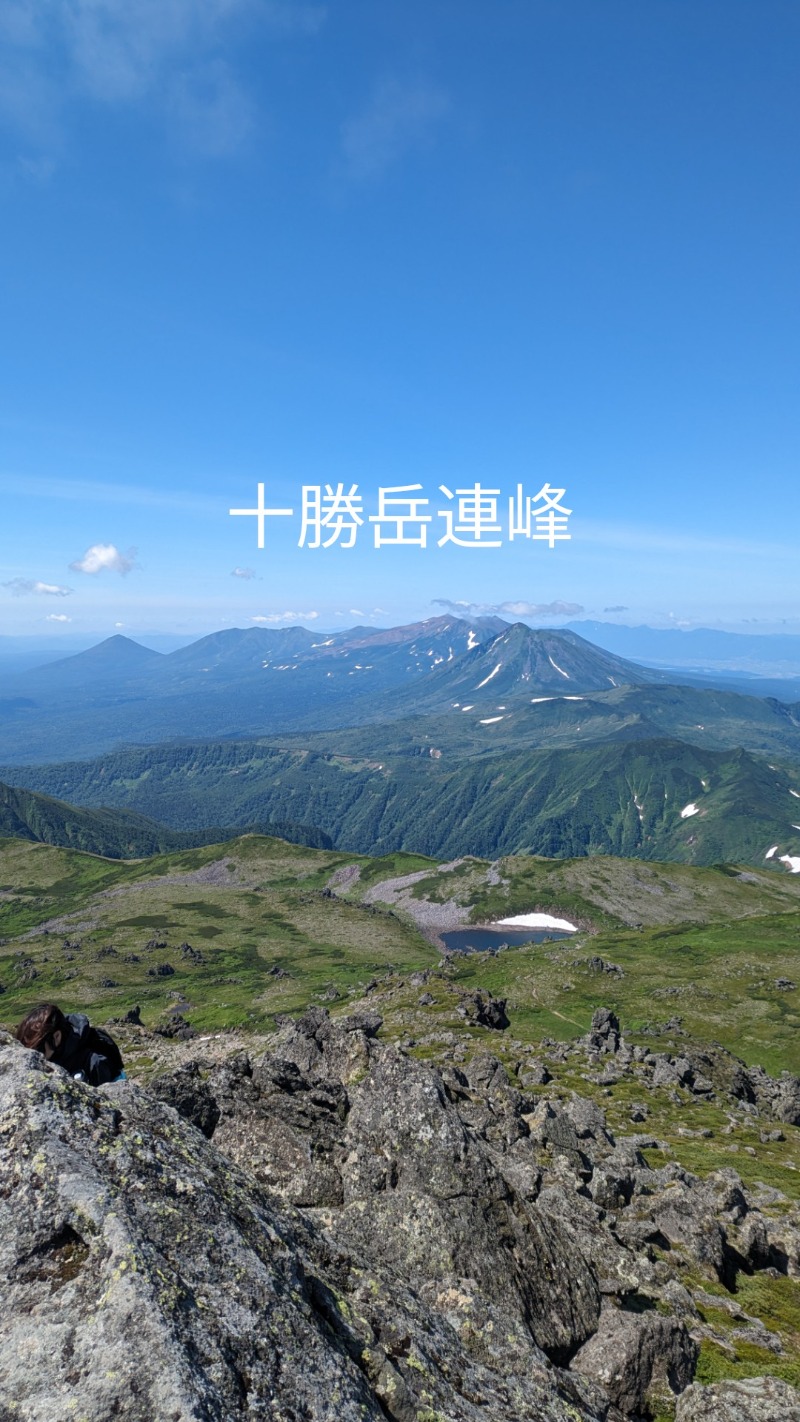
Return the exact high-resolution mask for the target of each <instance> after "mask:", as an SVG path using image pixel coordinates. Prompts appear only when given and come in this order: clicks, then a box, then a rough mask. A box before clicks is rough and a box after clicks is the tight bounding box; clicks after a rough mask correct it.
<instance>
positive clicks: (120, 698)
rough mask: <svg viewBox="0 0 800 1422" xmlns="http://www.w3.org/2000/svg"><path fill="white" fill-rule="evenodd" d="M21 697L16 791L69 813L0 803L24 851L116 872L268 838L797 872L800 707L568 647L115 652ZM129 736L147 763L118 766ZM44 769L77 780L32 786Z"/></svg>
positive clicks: (432, 640) (451, 632) (316, 645)
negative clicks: (73, 852)
mask: <svg viewBox="0 0 800 1422" xmlns="http://www.w3.org/2000/svg"><path fill="white" fill-rule="evenodd" d="M10 690H11V691H12V692H13V696H12V697H10V698H8V701H7V706H10V707H11V709H10V710H8V712H7V714H6V716H5V718H2V717H0V746H3V745H5V746H6V748H7V754H8V764H6V765H5V766H0V778H1V779H2V780H4V781H6V782H7V783H10V784H12V785H16V786H24V787H25V790H27V791H32V792H37V795H38V796H54V797H57V801H58V803H57V802H54V801H53V800H46V801H44V802H42V803H41V804H40V803H39V802H38V801H37V800H36V798H35V797H31V796H29V797H28V798H27V799H14V796H21V795H23V792H22V791H21V790H17V791H8V790H7V791H5V796H6V801H5V810H4V813H5V815H6V820H5V825H6V828H5V832H6V833H9V834H14V833H19V834H25V835H27V837H32V838H48V839H49V840H50V842H52V843H54V844H72V845H74V846H75V847H79V848H87V849H94V850H95V851H96V852H102V853H107V854H111V855H118V856H119V855H141V854H148V853H154V852H157V851H159V850H164V849H167V848H177V847H180V846H182V845H184V846H189V845H195V844H199V843H208V842H211V841H214V840H218V839H221V838H223V837H226V836H230V835H232V834H236V833H242V832H244V831H247V830H251V829H258V830H261V831H264V832H266V833H271V834H276V835H281V836H282V837H284V838H287V839H291V840H295V841H298V842H301V843H305V844H310V845H314V846H322V845H330V844H333V845H335V846H336V847H337V848H340V849H342V850H346V851H357V852H362V853H368V854H383V853H390V852H394V851H397V850H408V851H411V852H419V853H423V854H429V855H432V856H435V857H441V858H447V857H454V856H459V855H463V854H478V855H485V856H488V857H490V858H491V857H496V856H498V855H502V854H510V853H520V852H522V853H532V854H541V855H546V856H559V857H563V856H575V855H577V856H584V855H598V854H613V855H621V856H630V857H635V858H642V859H650V860H658V859H662V860H672V861H679V862H684V863H689V864H699V865H703V864H713V863H718V862H734V863H750V864H754V865H767V866H768V867H770V868H775V869H779V870H780V871H781V872H786V870H787V869H792V870H796V869H797V870H800V803H798V802H800V714H799V712H800V708H798V707H797V706H794V705H786V704H784V703H783V702H780V701H777V700H775V699H774V698H763V697H758V696H752V695H741V694H739V693H737V692H735V691H731V690H729V689H727V690H726V689H718V688H714V687H711V686H708V685H679V686H676V685H671V684H670V683H669V682H668V681H667V680H666V678H665V674H664V673H662V672H658V671H654V670H652V669H649V668H642V667H637V666H636V665H635V664H633V663H631V662H627V661H624V660H623V659H622V658H620V657H618V656H615V655H613V654H611V653H607V652H604V651H602V650H601V649H599V648H597V647H594V646H592V645H591V644H590V643H588V642H586V641H584V640H583V639H582V638H581V637H580V636H578V635H577V634H576V633H574V632H571V631H562V632H542V631H539V632H537V631H532V630H531V629H530V628H528V627H526V626H523V625H522V624H516V625H514V626H509V625H508V624H504V623H502V622H500V621H499V619H478V620H477V621H475V622H468V621H466V620H463V619H457V618H435V619H431V620H430V621H428V622H425V623H420V624H416V625H414V626H413V627H409V628H393V629H389V630H384V631H380V632H376V631H375V630H374V629H368V628H355V629H351V630H350V631H349V632H347V633H341V634H337V635H335V636H330V637H324V636H323V637H319V636H315V635H314V634H313V633H310V632H307V631H306V630H305V629H304V628H289V629H285V630H282V631H274V632H273V631H265V630H264V629H258V628H253V629H250V630H249V631H236V630H232V631H228V632H223V633H217V634H215V635H214V636H213V637H207V638H204V639H202V641H200V642H197V643H194V644H192V646H190V647H185V648H182V649H181V650H180V651H179V652H174V653H172V654H170V655H169V656H163V655H161V654H159V653H156V652H150V651H148V650H147V649H146V648H142V647H139V646H137V644H136V643H133V642H129V641H128V640H127V639H126V638H111V639H110V640H109V641H108V642H105V643H103V644H101V646H99V647H96V648H93V649H92V651H91V652H86V653H82V654H80V655H79V656H77V657H72V658H68V659H66V660H65V661H63V662H60V663H51V664H50V665H48V666H46V667H43V668H40V669H39V670H38V671H36V672H31V673H28V674H27V675H26V676H25V677H21V678H18V679H17V681H16V683H15V684H14V686H13V687H11V688H10ZM12 702H13V703H14V704H13V705H12ZM23 703H24V704H23ZM131 724H135V725H136V727H137V734H138V735H140V736H141V739H142V740H143V741H144V742H146V743H147V744H144V745H139V746H135V747H130V746H128V747H126V748H119V743H120V741H121V740H122V739H123V736H124V735H126V734H128V733H129V727H130V725H131ZM206 728H210V729H211V728H213V729H212V733H211V734H209V735H206V736H205V737H204V738H203V739H200V735H201V733H202V732H203V731H204V730H205V729H206ZM256 728H257V729H258V730H259V731H260V732H261V734H259V735H258V737H257V738H255V737H254V736H252V735H250V736H248V735H247V734H246V733H247V732H249V731H251V730H253V729H256ZM265 731H268V732H269V734H268V735H267V734H264V732H265ZM179 736H180V737H183V739H178V737H179ZM190 736H191V737H192V739H191V740H190V739H188V738H189V737H190ZM168 737H169V738H170V739H167V738H168ZM159 742H160V743H159ZM114 744H116V745H117V749H109V750H108V751H107V752H106V753H104V754H100V755H99V756H97V755H95V758H94V759H91V760H89V759H81V758H77V759H76V758H73V759H69V760H68V759H67V756H70V755H71V756H72V757H84V756H86V755H88V754H89V751H90V749H91V750H94V751H95V752H96V751H97V749H98V747H99V748H100V749H101V750H102V749H103V747H104V746H112V745H114ZM12 747H13V753H14V756H15V758H16V763H14V762H13V760H12V756H11V748H12ZM36 747H40V748H41V750H42V755H43V756H44V754H47V756H48V757H49V758H51V759H52V757H53V752H54V749H55V750H56V751H57V752H58V751H60V752H61V755H60V760H61V762H62V763H59V764H48V765H38V766H37V765H32V764H25V763H23V762H25V761H30V760H32V759H33V758H34V750H35V749H36ZM63 802H67V803H63ZM74 805H79V806H82V807H83V808H82V809H80V810H76V809H74V808H71V806H74ZM15 826H17V828H15Z"/></svg>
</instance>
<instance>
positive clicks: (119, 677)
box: [14, 634, 166, 695]
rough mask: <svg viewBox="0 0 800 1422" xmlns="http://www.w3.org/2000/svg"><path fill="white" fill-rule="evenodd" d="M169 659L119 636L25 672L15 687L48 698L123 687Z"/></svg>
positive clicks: (160, 653) (130, 639)
mask: <svg viewBox="0 0 800 1422" xmlns="http://www.w3.org/2000/svg"><path fill="white" fill-rule="evenodd" d="M165 660H166V658H165V657H164V654H163V653H162V652H154V651H153V650H152V648H150V647H143V646H142V645H141V643H140V642H134V641H133V639H132V638H131V637H123V636H121V635H119V634H117V635H116V636H114V637H106V639H105V641H103V642H98V644H97V646H95V647H89V648H87V650H86V651H85V652H76V653H75V654H74V655H73V656H71V657H63V658H62V659H61V660H60V661H57V662H48V663H47V664H46V665H45V666H42V667H36V668H35V669H34V670H33V671H29V672H25V673H24V674H23V675H22V676H20V677H18V678H17V679H16V681H15V682H14V686H15V687H17V686H19V687H22V686H24V687H25V689H26V690H28V691H29V692H30V693H31V694H34V695H36V694H49V693H51V692H56V693H58V692H61V691H66V690H69V689H72V688H74V687H82V688H87V689H88V688H90V687H91V686H93V685H95V684H101V683H102V684H104V685H105V684H107V683H108V682H112V683H123V682H125V681H127V680H128V679H130V678H133V677H138V676H140V675H141V674H142V673H143V672H149V671H150V670H151V669H152V668H153V667H156V666H158V665H159V664H163V663H164V661H165Z"/></svg>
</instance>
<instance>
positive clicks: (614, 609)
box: [603, 604, 630, 612]
mask: <svg viewBox="0 0 800 1422" xmlns="http://www.w3.org/2000/svg"><path fill="white" fill-rule="evenodd" d="M603 611H604V612H630V608H629V607H623V606H622V605H621V604H620V606H619V607H604V608H603Z"/></svg>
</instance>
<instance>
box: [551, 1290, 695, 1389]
mask: <svg viewBox="0 0 800 1422" xmlns="http://www.w3.org/2000/svg"><path fill="white" fill-rule="evenodd" d="M697 1355H698V1348H697V1344H696V1343H695V1342H694V1341H693V1340H692V1338H690V1336H689V1333H688V1331H687V1328H686V1325H685V1324H684V1323H681V1322H678V1320H677V1319H674V1318H664V1317H662V1316H661V1315H660V1314H658V1313H656V1312H655V1310H652V1311H647V1312H644V1313H628V1312H625V1311H624V1310H623V1309H620V1308H615V1307H614V1306H613V1305H608V1304H606V1305H605V1306H604V1308H603V1315H602V1318H601V1320H600V1327H599V1328H598V1330H597V1332H596V1333H595V1334H594V1336H593V1337H592V1338H590V1339H589V1342H588V1343H585V1344H584V1346H583V1347H582V1348H581V1349H580V1351H579V1352H578V1353H577V1354H576V1355H575V1357H574V1358H573V1360H572V1367H573V1368H574V1369H575V1370H576V1371H578V1372H582V1373H585V1374H586V1375H587V1376H588V1377H590V1378H593V1379H594V1380H595V1381H596V1382H598V1383H600V1384H601V1386H602V1387H603V1388H604V1390H605V1391H606V1392H607V1393H608V1396H609V1397H610V1398H611V1399H612V1401H613V1402H615V1403H616V1404H617V1406H618V1407H619V1409H620V1411H621V1412H623V1413H625V1415H626V1416H637V1417H638V1416H640V1415H641V1414H642V1413H644V1412H645V1411H648V1412H649V1411H650V1407H649V1405H648V1404H650V1403H652V1402H653V1401H655V1399H656V1397H657V1396H658V1395H659V1394H660V1395H661V1396H669V1395H670V1394H672V1395H673V1396H674V1395H677V1394H679V1393H681V1392H683V1390H684V1388H686V1386H687V1385H688V1384H689V1383H690V1382H691V1380H692V1377H693V1376H694V1370H695V1366H696V1364H697Z"/></svg>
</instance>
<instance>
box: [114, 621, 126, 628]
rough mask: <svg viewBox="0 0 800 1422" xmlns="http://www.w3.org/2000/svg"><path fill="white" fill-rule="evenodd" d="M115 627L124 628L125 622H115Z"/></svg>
mask: <svg viewBox="0 0 800 1422" xmlns="http://www.w3.org/2000/svg"><path fill="white" fill-rule="evenodd" d="M114 626H115V627H117V628H119V627H124V626H125V623H124V622H115V623H114Z"/></svg>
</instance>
